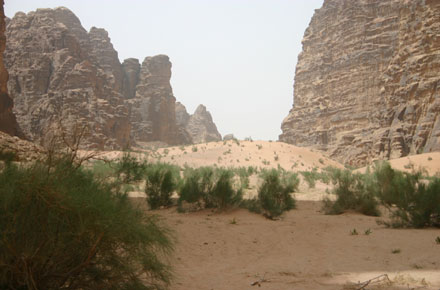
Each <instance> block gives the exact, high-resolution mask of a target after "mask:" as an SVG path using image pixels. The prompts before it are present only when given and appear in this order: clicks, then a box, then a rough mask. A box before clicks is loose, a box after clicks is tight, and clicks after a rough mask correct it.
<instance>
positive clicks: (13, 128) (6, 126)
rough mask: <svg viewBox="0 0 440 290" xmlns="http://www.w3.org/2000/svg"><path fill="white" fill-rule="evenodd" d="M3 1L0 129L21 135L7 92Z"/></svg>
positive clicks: (0, 5)
mask: <svg viewBox="0 0 440 290" xmlns="http://www.w3.org/2000/svg"><path fill="white" fill-rule="evenodd" d="M3 5H4V1H3V0H1V1H0V131H2V132H6V133H8V134H10V135H21V134H20V130H19V127H18V124H17V121H16V119H15V116H14V114H13V112H12V108H13V101H12V99H11V98H10V97H9V94H8V87H7V83H8V71H7V70H6V68H5V65H4V62H3V52H4V51H5V47H6V36H5V30H6V23H5V12H4V8H3Z"/></svg>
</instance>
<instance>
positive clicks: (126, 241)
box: [0, 159, 172, 290]
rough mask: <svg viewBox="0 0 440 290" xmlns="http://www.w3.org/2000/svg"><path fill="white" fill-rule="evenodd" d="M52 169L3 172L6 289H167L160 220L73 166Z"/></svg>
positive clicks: (56, 162)
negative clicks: (135, 206)
mask: <svg viewBox="0 0 440 290" xmlns="http://www.w3.org/2000/svg"><path fill="white" fill-rule="evenodd" d="M48 164H49V163H44V162H40V163H38V164H34V165H27V166H26V167H24V166H23V167H19V166H16V165H13V164H12V165H8V166H7V167H6V168H5V169H4V170H2V171H1V172H0V208H2V209H3V210H0V237H1V238H0V289H34V290H35V289H47V290H51V289H81V290H88V289H90V290H91V289H165V288H166V287H167V285H169V283H170V278H171V275H170V269H169V266H168V265H167V263H166V256H167V255H168V254H170V252H171V250H172V239H171V238H170V232H169V230H168V229H166V228H164V227H163V226H162V225H161V222H160V221H159V220H158V218H157V217H154V216H150V215H146V214H145V213H144V212H142V211H140V210H138V209H136V208H134V207H133V206H132V204H131V203H130V201H129V200H128V198H127V196H126V195H124V194H118V193H117V192H115V191H114V190H113V188H112V187H111V186H109V185H108V184H106V183H101V182H98V181H97V180H96V179H94V176H93V174H92V172H91V171H86V170H84V169H82V168H81V167H77V166H75V165H73V164H72V163H71V162H69V160H68V159H52V160H51V162H50V165H48ZM5 209H6V210H5Z"/></svg>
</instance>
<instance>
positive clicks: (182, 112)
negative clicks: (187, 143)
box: [176, 103, 222, 144]
mask: <svg viewBox="0 0 440 290" xmlns="http://www.w3.org/2000/svg"><path fill="white" fill-rule="evenodd" d="M176 120H177V124H178V125H179V126H181V127H183V128H185V130H186V131H187V132H188V133H189V135H190V137H191V140H192V142H193V143H195V144H198V143H206V142H213V141H221V140H222V136H221V135H220V133H219V132H218V131H217V126H216V125H215V124H214V121H213V120H212V116H211V114H210V113H209V112H208V111H207V110H206V107H205V106H204V105H199V106H198V107H197V109H196V110H195V112H194V114H192V115H189V114H188V112H187V111H186V108H185V106H184V105H182V104H181V103H176Z"/></svg>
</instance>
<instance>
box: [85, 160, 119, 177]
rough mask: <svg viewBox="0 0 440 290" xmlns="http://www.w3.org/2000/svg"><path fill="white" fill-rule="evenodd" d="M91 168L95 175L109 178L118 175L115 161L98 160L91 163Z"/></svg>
mask: <svg viewBox="0 0 440 290" xmlns="http://www.w3.org/2000/svg"><path fill="white" fill-rule="evenodd" d="M91 170H92V172H93V174H94V176H95V177H98V178H103V179H105V178H109V177H114V176H115V175H116V166H115V163H114V162H111V161H104V160H96V161H94V162H93V163H92V164H91Z"/></svg>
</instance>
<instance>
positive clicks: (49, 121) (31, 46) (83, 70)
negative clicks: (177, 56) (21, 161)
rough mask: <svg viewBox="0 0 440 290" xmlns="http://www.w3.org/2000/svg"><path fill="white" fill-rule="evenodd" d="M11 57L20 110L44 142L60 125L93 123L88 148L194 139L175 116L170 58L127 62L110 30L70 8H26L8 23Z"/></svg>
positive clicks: (26, 127)
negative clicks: (84, 24)
mask: <svg viewBox="0 0 440 290" xmlns="http://www.w3.org/2000/svg"><path fill="white" fill-rule="evenodd" d="M6 37H7V43H6V51H5V54H4V56H5V57H4V58H5V59H4V60H5V65H6V68H7V70H8V71H9V75H10V77H9V82H8V86H9V92H10V95H11V97H12V98H13V100H14V113H15V115H16V116H17V120H18V123H19V125H20V127H21V128H22V130H23V132H24V134H25V135H26V136H27V137H29V138H30V139H31V140H33V141H35V142H37V143H44V142H45V138H46V137H47V136H50V134H51V133H53V132H55V131H56V130H59V129H60V128H65V129H66V130H70V129H69V128H72V127H75V126H81V127H83V126H84V127H86V128H87V133H88V134H87V137H86V141H85V145H86V147H88V148H96V149H121V148H126V147H128V146H131V145H135V144H137V143H138V142H153V141H161V142H165V143H167V144H169V145H177V144H188V143H192V139H191V138H190V136H189V134H188V133H187V132H186V131H185V129H184V128H182V127H179V125H178V124H177V121H176V116H175V103H176V99H175V97H174V95H173V91H172V88H171V85H170V78H171V62H170V61H169V58H168V57H167V56H165V55H158V56H154V57H146V58H145V60H144V61H143V62H142V64H140V63H139V61H138V60H137V59H134V58H130V59H126V60H125V61H124V62H123V63H122V64H121V63H120V61H119V59H118V53H117V51H116V50H115V49H114V47H113V45H112V43H111V40H110V38H109V36H108V33H107V31H105V30H104V29H101V28H96V27H92V28H91V29H90V31H88V32H87V31H86V30H85V29H84V28H83V27H82V25H81V22H80V20H79V19H78V18H77V17H76V16H75V15H74V14H73V13H72V12H71V11H70V10H69V9H67V8H64V7H59V8H56V9H37V11H34V12H29V13H28V14H25V13H22V12H18V13H16V15H15V16H14V17H13V18H12V19H11V20H10V21H8V25H7V28H6Z"/></svg>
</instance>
